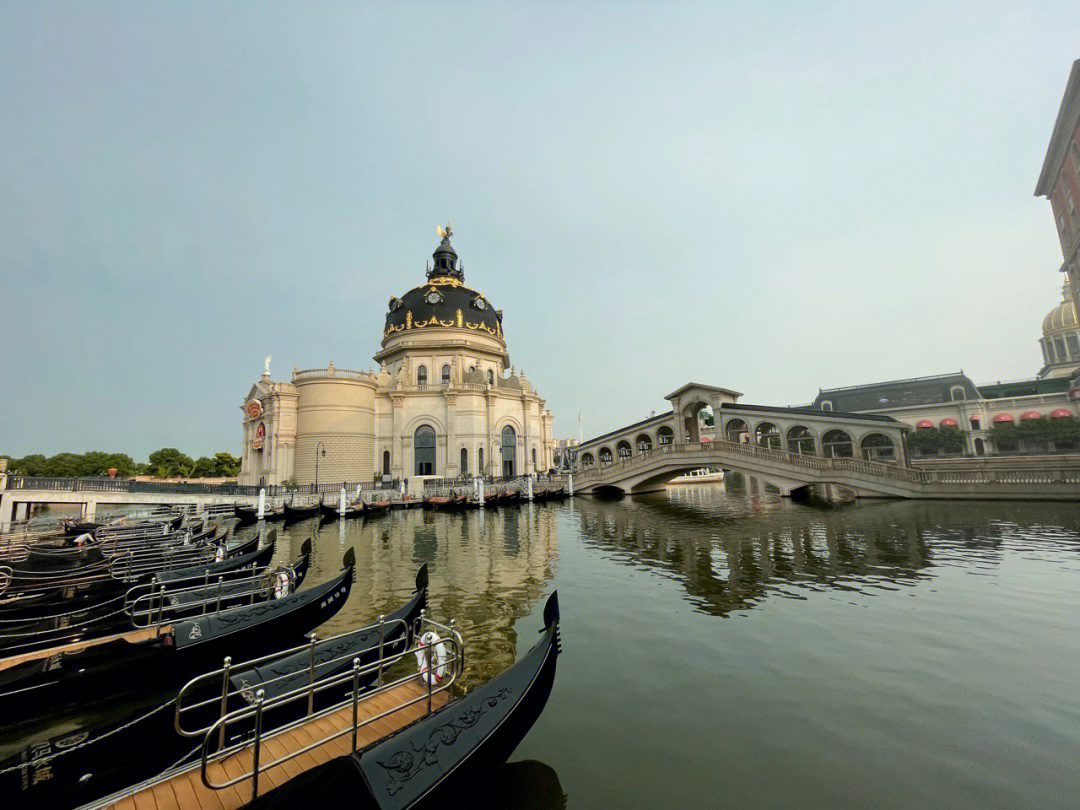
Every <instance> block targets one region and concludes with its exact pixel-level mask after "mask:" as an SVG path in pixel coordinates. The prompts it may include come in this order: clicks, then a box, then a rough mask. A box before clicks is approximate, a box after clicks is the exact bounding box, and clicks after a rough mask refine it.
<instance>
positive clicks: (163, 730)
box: [0, 565, 427, 808]
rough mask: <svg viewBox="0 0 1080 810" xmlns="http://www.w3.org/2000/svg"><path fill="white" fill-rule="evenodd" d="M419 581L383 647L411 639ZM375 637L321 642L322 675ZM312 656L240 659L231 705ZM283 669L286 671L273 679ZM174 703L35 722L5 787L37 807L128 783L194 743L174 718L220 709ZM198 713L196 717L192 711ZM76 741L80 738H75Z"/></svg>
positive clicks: (199, 688)
mask: <svg viewBox="0 0 1080 810" xmlns="http://www.w3.org/2000/svg"><path fill="white" fill-rule="evenodd" d="M416 587H417V590H416V593H415V594H414V595H413V597H412V598H411V599H410V600H409V602H408V603H406V604H405V605H403V606H402V607H401V608H399V609H398V610H396V611H394V612H393V613H391V614H389V615H387V616H386V617H385V620H386V624H385V627H386V630H385V633H384V635H383V651H384V655H390V654H396V653H398V652H400V651H401V650H403V649H406V648H407V647H408V646H409V645H411V643H412V637H411V632H410V631H411V628H412V625H413V622H414V620H415V619H416V617H417V616H418V615H419V613H420V611H421V610H422V609H423V608H424V606H425V604H426V593H427V566H426V565H425V566H423V567H421V569H420V571H418V572H417V575H416ZM378 643H379V634H378V632H377V629H376V628H373V627H367V628H363V629H361V630H357V631H354V632H353V633H349V634H343V635H341V636H335V637H334V638H333V639H331V640H328V641H326V642H319V643H317V645H316V672H317V677H325V676H326V675H329V674H332V673H334V672H336V671H338V669H340V667H339V666H338V659H344V660H345V664H344V667H345V668H348V667H349V666H351V664H352V660H353V658H360V660H361V661H362V662H364V664H365V665H366V664H367V662H368V661H374V660H376V656H377V655H378ZM294 659H295V660H294ZM309 662H310V653H309V652H308V651H307V650H306V649H305V650H304V651H303V652H302V653H299V654H297V655H296V656H289V657H286V658H280V659H277V660H276V661H274V662H273V663H272V664H271V665H269V666H265V667H262V668H259V669H258V670H257V671H256V670H255V669H253V668H251V667H248V666H246V665H245V664H243V663H240V664H239V666H238V668H237V670H236V674H235V675H233V676H232V677H231V679H230V680H231V684H232V687H231V691H230V693H229V695H228V697H227V707H228V710H229V711H232V710H234V709H237V708H240V707H241V706H243V705H244V704H245V703H246V698H245V697H244V695H245V694H248V693H250V690H249V688H248V687H249V684H250V685H254V684H255V683H257V684H258V686H259V688H262V689H263V690H264V691H265V692H266V693H267V694H268V695H269V694H280V693H282V692H284V691H285V690H286V689H288V688H293V687H294V686H296V685H297V684H298V683H300V684H302V683H305V682H306V680H305V679H306V678H307V677H308V668H309ZM219 673H220V670H219V671H217V672H214V673H208V674H207V675H205V676H203V678H201V679H199V681H202V680H203V679H205V682H204V683H200V682H199V681H193V682H190V683H189V684H188V686H187V687H185V690H188V689H189V688H191V689H192V691H191V693H190V695H189V697H190V698H191V699H190V700H187V701H185V702H184V703H182V704H181V705H182V706H184V705H187V706H190V705H192V704H194V703H197V702H199V701H201V700H202V699H204V698H206V697H207V695H219V694H220V688H221V687H220V683H221V678H220V675H219ZM279 674H281V675H285V676H286V677H283V678H282V679H281V680H280V681H273V682H270V683H268V681H270V679H271V678H274V677H277V675H279ZM367 686H370V684H367ZM339 698H340V696H335V695H330V694H329V693H327V694H326V696H325V697H323V698H320V700H319V701H317V702H316V707H315V708H316V711H318V710H319V709H320V708H322V704H323V703H325V702H327V701H328V700H337V699H339ZM176 705H177V700H176V699H175V698H174V699H173V700H170V701H169V702H168V703H166V704H165V705H164V706H163V707H162V708H161V710H159V711H157V712H154V713H149V712H150V711H151V710H152V709H153V708H154V707H153V705H152V704H147V706H146V707H145V708H140V710H139V711H138V712H133V713H132V715H131V717H129V718H117V719H111V720H110V721H109V722H106V723H100V724H97V723H89V724H87V723H84V724H83V725H79V724H78V723H75V724H74V725H69V724H65V725H64V727H63V729H62V731H60V732H59V733H56V732H53V733H52V734H40V733H38V732H37V731H36V729H35V730H32V731H28V732H27V734H26V735H25V736H24V737H22V738H21V739H22V740H25V742H24V743H22V742H20V746H21V748H20V749H19V750H18V751H17V752H16V753H14V754H12V755H11V756H9V757H7V758H6V759H3V760H0V795H3V796H4V797H5V800H6V801H7V802H8V803H9V804H10V806H11V807H12V808H24V807H25V808H37V807H42V806H46V805H48V806H52V804H53V803H55V804H60V803H66V804H67V805H68V806H71V805H82V804H85V803H89V802H93V801H95V800H97V799H99V798H101V797H102V796H105V795H107V794H108V793H110V792H112V791H114V790H119V789H122V788H123V787H124V786H125V785H130V784H133V783H135V782H139V781H141V780H144V779H147V778H149V777H152V776H153V775H154V774H157V773H159V772H161V771H163V770H164V769H166V768H168V767H169V766H171V765H173V764H175V763H177V762H178V761H179V760H181V758H182V757H183V756H184V755H185V754H188V753H189V752H191V751H192V749H193V748H194V747H195V745H196V742H195V740H193V739H191V738H189V737H181V736H179V735H178V734H177V733H176V730H175V728H174V723H176V722H179V723H181V725H182V726H183V727H187V728H191V727H198V726H200V725H204V724H205V725H209V723H211V722H213V721H214V720H215V719H217V717H218V716H220V708H219V703H218V702H217V701H215V702H214V705H212V706H209V707H200V708H198V709H195V710H194V711H192V710H189V709H188V708H183V709H182V711H181V712H180V713H179V714H178V713H177V710H176ZM285 708H286V707H282V709H285ZM293 708H294V711H292V712H288V711H282V710H278V711H275V712H267V713H266V714H265V715H264V716H263V729H264V730H270V729H273V728H277V727H279V726H281V725H283V724H285V723H288V722H291V721H292V720H295V719H298V717H299V716H300V715H301V714H303V712H304V711H305V710H306V705H300V704H295V705H294V707H293ZM193 714H194V715H196V717H194V718H193V717H192V715H193ZM177 718H179V720H178V719H177ZM250 731H251V729H250V727H248V728H239V729H233V728H230V730H229V732H230V733H229V739H228V740H227V743H231V742H232V741H233V740H234V738H235V737H237V736H241V737H242V736H246V735H247V734H250ZM75 741H78V744H77V745H76V744H75ZM46 752H47V753H46ZM59 752H62V753H60V754H59V756H57V757H56V758H55V759H53V760H51V761H47V762H46V761H42V759H43V758H44V757H47V756H49V755H50V754H56V753H59ZM189 761H190V760H189ZM19 766H21V767H19ZM9 769H11V770H9ZM44 774H48V778H36V777H39V776H42V775H44Z"/></svg>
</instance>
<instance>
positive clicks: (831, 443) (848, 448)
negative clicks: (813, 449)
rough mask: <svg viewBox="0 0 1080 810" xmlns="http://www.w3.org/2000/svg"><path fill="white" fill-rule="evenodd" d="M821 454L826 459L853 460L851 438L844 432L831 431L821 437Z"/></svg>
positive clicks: (853, 453) (853, 452)
mask: <svg viewBox="0 0 1080 810" xmlns="http://www.w3.org/2000/svg"><path fill="white" fill-rule="evenodd" d="M821 454H822V455H823V456H825V458H852V457H853V456H854V455H855V451H854V448H853V447H852V445H851V437H850V436H848V435H847V434H846V433H845V432H844V431H842V430H830V431H829V432H828V433H826V434H825V435H824V436H822V437H821Z"/></svg>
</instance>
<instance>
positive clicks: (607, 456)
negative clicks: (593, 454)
mask: <svg viewBox="0 0 1080 810" xmlns="http://www.w3.org/2000/svg"><path fill="white" fill-rule="evenodd" d="M597 457H598V458H599V459H600V466H601V467H608V466H610V465H611V463H612V462H613V461H614V460H615V454H614V453H612V452H611V448H610V447H601V448H600V451H599V452H598V453H597Z"/></svg>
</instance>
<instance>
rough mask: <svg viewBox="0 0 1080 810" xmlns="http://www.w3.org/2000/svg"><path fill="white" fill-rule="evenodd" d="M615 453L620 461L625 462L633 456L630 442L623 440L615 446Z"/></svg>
mask: <svg viewBox="0 0 1080 810" xmlns="http://www.w3.org/2000/svg"><path fill="white" fill-rule="evenodd" d="M615 452H616V453H618V454H619V460H620V461H625V460H626V459H628V458H630V456H632V455H634V451H633V450H632V449H631V448H630V442H628V441H626V440H625V439H623V440H622V441H621V442H619V443H618V444H617V445H615Z"/></svg>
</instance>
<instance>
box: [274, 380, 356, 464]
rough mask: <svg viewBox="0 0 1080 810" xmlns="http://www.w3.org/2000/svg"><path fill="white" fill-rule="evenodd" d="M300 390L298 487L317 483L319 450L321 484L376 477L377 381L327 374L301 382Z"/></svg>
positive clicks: (297, 428) (295, 462)
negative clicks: (320, 444)
mask: <svg viewBox="0 0 1080 810" xmlns="http://www.w3.org/2000/svg"><path fill="white" fill-rule="evenodd" d="M296 388H297V390H298V392H299V395H300V396H299V400H298V403H297V412H296V416H297V418H296V455H295V460H294V463H293V476H292V477H293V479H294V480H295V481H296V483H298V484H310V483H313V482H314V480H315V467H316V465H315V454H316V452H319V453H320V456H319V462H318V473H319V481H320V482H323V481H366V480H370V479H371V478H372V477H373V476H374V473H375V470H374V464H373V462H374V444H375V384H374V382H373V381H370V380H363V379H350V378H345V377H337V376H330V375H329V374H328V375H327V376H323V377H310V378H304V379H300V380H297V382H296ZM319 442H322V447H320V446H319ZM323 450H325V451H326V455H325V456H324V455H321V453H322V451H323Z"/></svg>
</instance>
